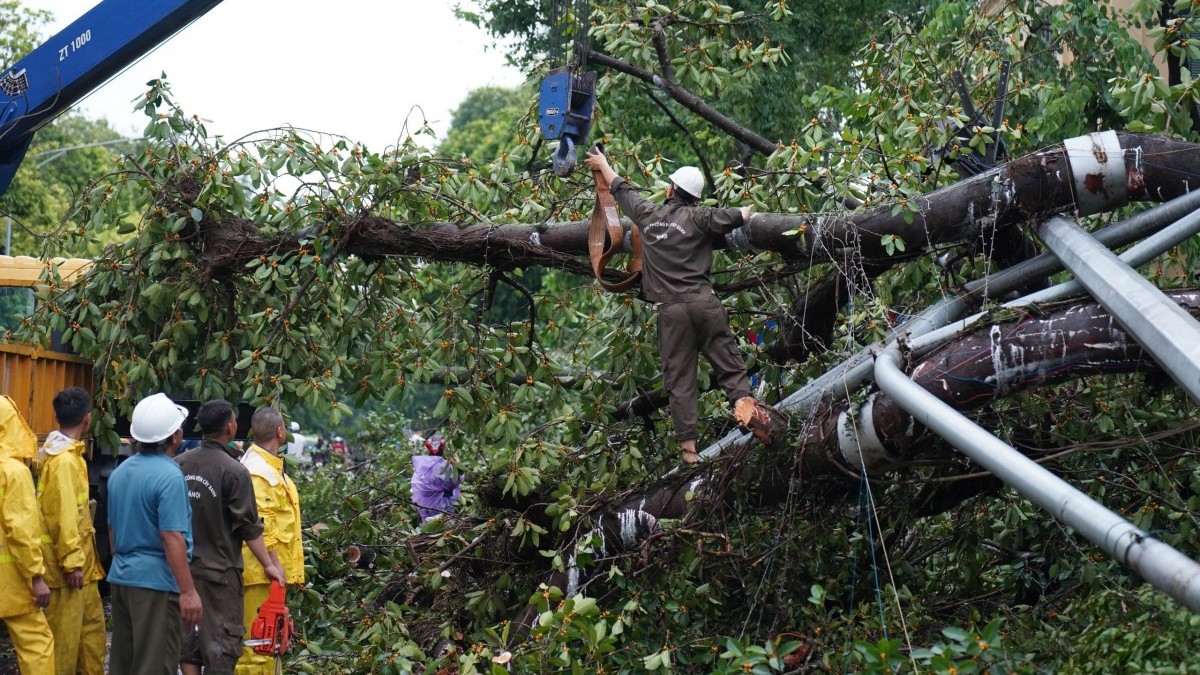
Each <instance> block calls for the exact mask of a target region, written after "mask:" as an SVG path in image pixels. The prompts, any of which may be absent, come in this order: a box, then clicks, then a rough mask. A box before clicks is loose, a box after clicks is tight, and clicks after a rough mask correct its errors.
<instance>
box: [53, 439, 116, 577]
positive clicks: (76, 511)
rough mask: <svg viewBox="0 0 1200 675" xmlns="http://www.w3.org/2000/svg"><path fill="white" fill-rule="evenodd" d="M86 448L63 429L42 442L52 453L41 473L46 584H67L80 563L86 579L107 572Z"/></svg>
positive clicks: (102, 575)
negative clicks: (90, 501) (95, 521)
mask: <svg viewBox="0 0 1200 675" xmlns="http://www.w3.org/2000/svg"><path fill="white" fill-rule="evenodd" d="M85 450H86V446H85V445H84V443H83V441H77V440H75V439H73V438H69V437H67V436H65V435H63V434H62V433H60V432H58V431H52V432H50V435H49V436H47V437H46V442H45V443H44V444H43V445H42V452H43V453H45V455H46V459H45V460H44V461H43V462H42V473H41V476H40V477H39V479H38V505H39V506H40V507H41V509H42V521H43V522H44V523H45V526H46V533H47V536H46V537H45V539H43V543H44V546H43V547H42V553H43V555H44V556H45V558H46V585H47V586H49V587H50V588H64V587H66V585H67V579H66V575H67V572H70V571H71V570H75V569H82V570H83V582H84V583H85V584H87V583H91V582H93V581H99V580H101V579H103V578H104V570H103V569H102V568H101V567H100V563H99V561H98V560H97V556H96V528H95V526H94V525H93V524H92V512H91V509H90V508H89V507H88V470H87V463H86V462H85V461H84V459H83V453H84V451H85Z"/></svg>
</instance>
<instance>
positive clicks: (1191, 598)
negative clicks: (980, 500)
mask: <svg viewBox="0 0 1200 675" xmlns="http://www.w3.org/2000/svg"><path fill="white" fill-rule="evenodd" d="M875 382H876V383H877V384H878V385H879V388H880V389H881V390H882V391H883V392H884V393H885V394H887V395H888V396H890V397H892V399H894V400H895V401H896V402H897V403H899V404H900V406H901V407H902V408H904V409H905V410H907V411H908V412H909V413H910V414H911V415H912V416H913V417H914V418H915V419H916V420H917V421H918V422H920V423H922V424H924V425H925V426H926V427H928V428H929V429H930V430H932V431H933V432H934V433H936V434H938V435H939V436H941V437H942V438H944V439H946V440H947V441H949V442H950V444H951V445H953V446H954V447H956V448H958V449H959V450H960V451H961V452H962V453H963V454H965V455H967V456H968V457H970V458H971V459H973V460H975V461H976V462H978V463H979V464H980V465H982V466H983V467H984V468H986V469H987V470H989V471H991V472H992V473H993V474H995V476H996V477H997V478H999V479H1000V480H1002V481H1004V482H1005V484H1007V485H1010V486H1012V487H1013V488H1014V489H1015V490H1016V491H1017V492H1019V493H1021V494H1022V495H1024V496H1025V497H1026V498H1028V499H1029V500H1030V501H1032V502H1033V503H1035V504H1037V505H1038V506H1040V507H1041V508H1042V509H1044V510H1046V511H1048V512H1050V515H1052V516H1054V518H1055V519H1056V520H1058V521H1059V522H1061V523H1063V524H1064V525H1067V526H1069V527H1072V528H1074V529H1075V530H1076V531H1077V532H1079V534H1081V535H1083V536H1084V538H1086V539H1087V540H1088V541H1091V542H1092V543H1094V544H1096V545H1097V546H1099V547H1100V548H1102V549H1104V551H1105V552H1106V553H1108V554H1109V555H1111V556H1112V557H1113V558H1114V559H1116V560H1117V561H1118V562H1120V563H1121V564H1123V565H1126V566H1127V567H1129V569H1131V570H1133V571H1134V572H1135V573H1137V574H1138V575H1139V576H1141V577H1142V578H1143V579H1145V580H1146V581H1149V582H1150V583H1151V584H1152V585H1153V586H1154V587H1155V588H1158V589H1160V590H1162V591H1163V592H1165V593H1166V594H1167V595H1170V596H1171V597H1172V598H1175V599H1176V600H1178V601H1179V602H1180V603H1182V604H1184V605H1185V606H1187V607H1188V609H1191V610H1192V611H1193V612H1200V563H1197V562H1196V561H1194V560H1192V559H1191V558H1189V557H1187V556H1185V555H1183V554H1182V553H1180V552H1179V551H1176V550H1175V549H1173V548H1171V547H1170V546H1168V545H1167V544H1164V543H1163V542H1161V541H1159V540H1157V539H1154V538H1153V537H1151V536H1150V535H1149V534H1147V533H1146V532H1144V531H1142V530H1141V529H1139V528H1138V527H1136V526H1134V524H1133V523H1130V522H1129V521H1127V520H1125V519H1124V518H1122V517H1121V516H1119V515H1117V514H1116V513H1113V512H1112V511H1109V510H1108V509H1106V508H1104V507H1103V506H1102V505H1100V504H1099V503H1097V502H1096V501H1095V500H1093V499H1092V498H1091V497H1088V496H1087V495H1085V494H1083V493H1082V492H1080V491H1079V490H1077V489H1076V488H1074V487H1072V486H1071V485H1069V484H1068V483H1067V482H1066V481H1064V480H1063V479H1061V478H1059V477H1058V476H1055V475H1054V474H1052V473H1050V472H1049V471H1047V470H1046V469H1044V468H1043V467H1042V466H1041V465H1040V464H1038V463H1037V462H1035V461H1033V460H1031V459H1029V458H1028V457H1026V456H1025V455H1022V454H1021V453H1020V452H1018V451H1017V450H1016V449H1014V448H1013V447H1012V446H1010V445H1008V444H1007V443H1005V442H1003V441H1001V440H1000V439H998V438H996V437H995V436H993V435H992V434H990V433H988V432H987V431H986V430H984V429H982V428H981V427H979V426H978V425H976V424H975V423H974V422H972V421H971V420H969V419H967V418H966V417H965V416H964V415H963V414H962V413H960V412H958V411H957V410H955V409H954V408H952V407H950V406H949V405H946V404H945V403H943V402H942V401H940V400H938V398H937V397H936V396H934V395H933V394H931V393H929V392H927V391H925V389H923V388H922V387H921V386H920V385H918V384H916V383H914V382H913V381H912V380H911V379H909V377H908V375H906V374H905V373H904V371H902V370H901V369H900V349H899V347H898V346H897V345H895V344H893V345H891V346H889V347H888V348H887V349H885V350H883V351H882V352H881V353H879V354H877V355H876V358H875Z"/></svg>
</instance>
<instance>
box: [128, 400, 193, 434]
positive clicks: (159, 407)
mask: <svg viewBox="0 0 1200 675" xmlns="http://www.w3.org/2000/svg"><path fill="white" fill-rule="evenodd" d="M187 416H188V411H187V408H184V407H183V406H179V405H175V402H174V401H172V400H171V399H169V398H167V395H166V394H162V393H159V394H154V395H152V396H147V397H146V398H144V399H142V400H141V401H138V404H137V405H136V406H134V408H133V417H132V418H130V422H129V435H131V436H133V438H134V440H137V441H141V442H142V443H158V442H159V441H163V440H166V439H168V438H170V437H171V434H174V433H175V432H176V431H178V430H179V428H180V427H182V426H183V421H184V420H186V419H187Z"/></svg>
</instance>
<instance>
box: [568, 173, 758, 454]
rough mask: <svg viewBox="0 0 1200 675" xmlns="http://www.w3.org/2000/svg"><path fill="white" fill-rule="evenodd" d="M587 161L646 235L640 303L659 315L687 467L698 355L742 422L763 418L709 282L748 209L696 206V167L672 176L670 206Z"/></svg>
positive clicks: (699, 183)
mask: <svg viewBox="0 0 1200 675" xmlns="http://www.w3.org/2000/svg"><path fill="white" fill-rule="evenodd" d="M584 161H585V162H586V163H587V165H588V167H589V168H591V169H592V171H598V172H599V173H600V176H601V178H602V180H603V181H604V182H605V183H607V184H608V189H609V191H610V192H611V193H612V195H613V198H614V199H615V200H616V202H617V204H618V205H620V207H621V211H622V212H624V213H625V215H626V216H628V217H629V219H630V220H632V221H633V222H634V223H636V224H637V226H638V227H639V228H641V235H642V247H643V256H644V258H645V259H644V261H643V267H642V279H641V297H642V298H643V299H645V300H647V301H649V302H653V303H654V306H655V307H656V308H657V309H658V349H659V355H660V357H661V358H662V362H663V379H664V383H665V385H666V388H667V391H668V392H669V393H670V406H671V418H672V419H673V420H674V421H675V440H676V442H678V443H679V448H680V450H681V451H682V453H683V460H684V461H685V462H687V463H689V464H690V463H693V462H696V461H698V460H699V456H698V455H697V454H696V436H697V427H696V405H697V401H698V388H697V385H696V366H697V364H696V357H697V354H698V353H703V354H704V356H705V357H706V358H707V359H708V361H709V363H711V364H712V367H713V371H714V372H715V374H716V377H717V383H718V384H719V385H720V386H721V389H722V390H724V392H725V396H726V397H727V398H728V399H729V402H730V404H732V405H733V407H734V417H735V418H736V419H737V421H738V423H739V424H742V425H743V426H751V425H752V424H753V423H755V422H757V421H759V420H761V419H762V417H761V416H760V415H761V408H762V406H761V404H759V403H758V402H756V401H755V400H754V398H753V397H751V396H750V380H749V378H747V376H746V363H745V361H743V360H742V355H741V352H740V351H739V350H738V345H737V342H736V341H735V340H734V339H733V334H732V333H731V332H730V330H729V321H728V318H727V317H726V315H725V307H724V305H722V304H721V300H720V299H719V298H717V296H716V293H714V292H713V288H712V281H711V280H710V279H709V276H708V272H709V268H710V267H711V266H712V238H713V237H715V236H720V235H724V234H728V233H729V232H731V231H733V230H734V229H736V228H738V227H741V226H742V225H744V224H745V223H746V222H747V221H748V220H749V219H750V208H749V207H746V206H743V207H740V208H724V209H719V208H710V207H705V206H697V202H698V201H699V198H700V194H701V193H702V192H703V191H704V174H702V173H700V170H699V169H697V168H696V167H694V166H685V167H681V168H680V169H679V170H678V171H676V172H675V173H673V174H671V185H670V187H668V188H667V199H666V201H665V202H664V203H662V204H655V203H654V202H651V201H649V200H647V199H644V198H643V197H642V196H641V195H639V194H638V193H637V190H636V189H635V188H634V187H633V186H631V185H630V184H629V183H627V182H626V181H625V180H624V179H623V178H621V177H620V176H618V175H617V173H616V172H615V171H613V169H612V167H611V166H609V164H608V160H607V159H606V158H605V157H604V155H603V154H602V153H600V152H592V151H589V152H588V153H587V158H586V159H585V160H584ZM756 415H758V416H756Z"/></svg>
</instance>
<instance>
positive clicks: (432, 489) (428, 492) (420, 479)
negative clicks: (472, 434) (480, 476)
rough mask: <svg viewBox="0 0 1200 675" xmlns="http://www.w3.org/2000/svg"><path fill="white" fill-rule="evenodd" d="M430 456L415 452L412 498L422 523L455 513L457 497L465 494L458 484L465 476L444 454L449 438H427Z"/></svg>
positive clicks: (426, 444)
mask: <svg viewBox="0 0 1200 675" xmlns="http://www.w3.org/2000/svg"><path fill="white" fill-rule="evenodd" d="M425 448H426V449H427V450H429V454H428V455H413V458H412V463H413V477H412V500H413V503H414V504H416V505H417V512H418V513H420V514H421V522H422V523H424V522H425V521H426V520H429V519H430V518H432V517H434V516H437V515H440V514H443V513H452V512H453V511H454V504H455V502H457V501H458V496H459V495H460V494H461V493H462V490H461V489H460V488H459V484H460V483H462V478H461V477H460V476H459V475H458V471H456V470H455V469H454V468H453V467H451V466H450V462H447V461H446V458H445V457H443V456H442V453H443V452H444V451H445V449H446V439H445V437H443V436H442V435H441V434H434V435H433V436H431V437H429V439H427V440H426V441H425Z"/></svg>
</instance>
